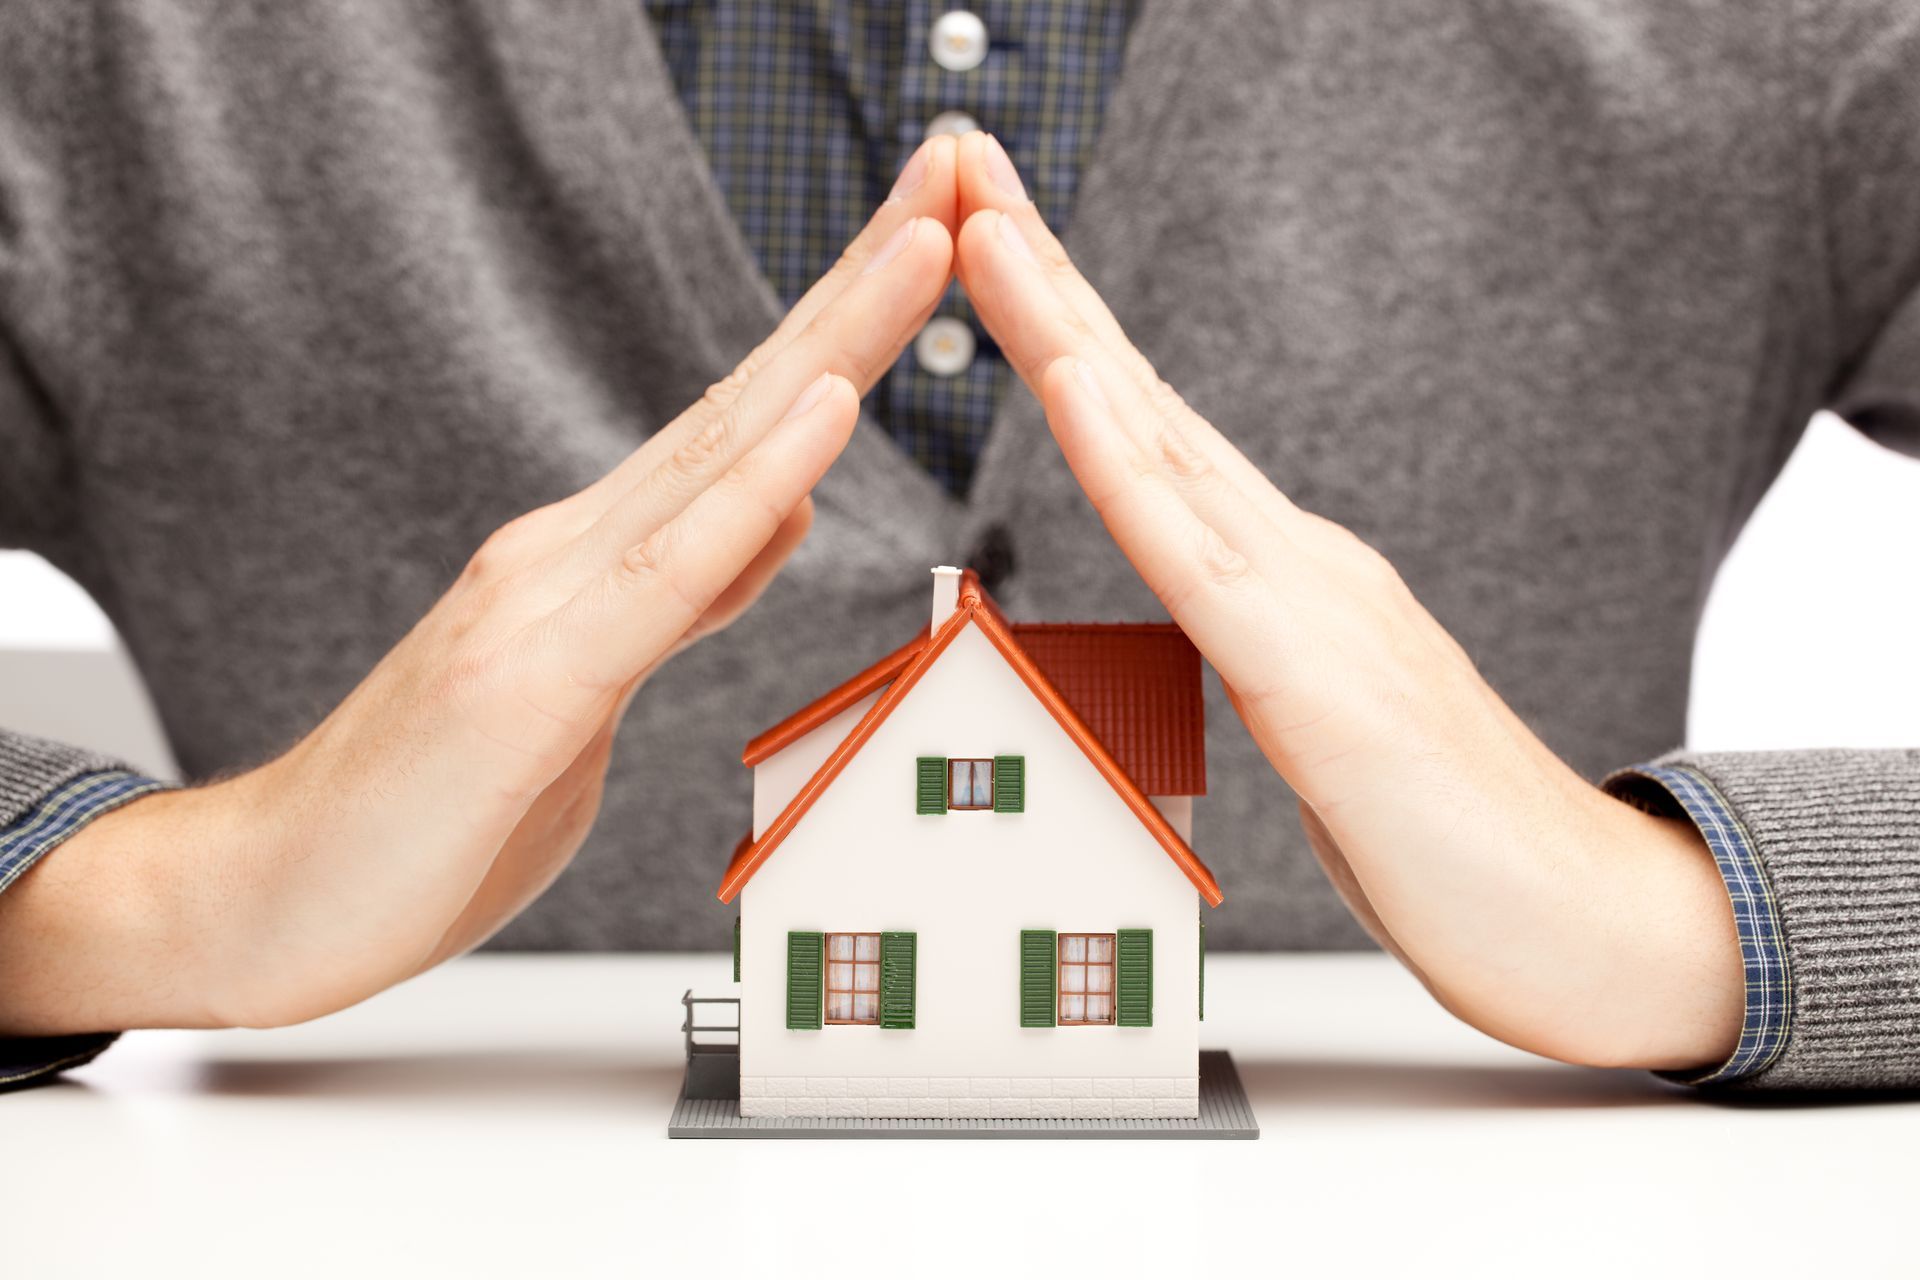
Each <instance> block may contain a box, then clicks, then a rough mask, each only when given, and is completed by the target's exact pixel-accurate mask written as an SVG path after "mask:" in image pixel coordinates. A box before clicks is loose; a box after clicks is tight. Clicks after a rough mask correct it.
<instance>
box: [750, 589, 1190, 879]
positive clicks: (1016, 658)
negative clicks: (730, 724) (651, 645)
mask: <svg viewBox="0 0 1920 1280" xmlns="http://www.w3.org/2000/svg"><path fill="white" fill-rule="evenodd" d="M969 623H972V624H974V625H977V626H978V627H979V628H980V630H981V632H982V633H983V634H985V635H986V637H987V639H988V640H989V641H991V642H992V643H993V646H994V647H995V648H996V649H998V650H999V651H1000V654H1001V656H1002V657H1004V658H1005V659H1006V660H1007V665H1008V666H1010V667H1012V668H1013V670H1014V672H1015V674H1017V675H1018V676H1019V677H1020V679H1021V680H1022V682H1024V683H1025V684H1026V686H1027V688H1028V689H1030V690H1031V691H1032V692H1033V694H1034V696H1035V697H1036V698H1038V699H1039V700H1040V704H1041V705H1042V706H1044V707H1045V708H1046V709H1047V712H1048V713H1049V714H1050V715H1052V716H1053V718H1054V720H1055V721H1056V722H1057V723H1058V724H1059V725H1060V727H1061V729H1063V730H1064V731H1065V732H1066V734H1067V736H1068V737H1069V738H1071V739H1072V740H1073V742H1074V745H1076V746H1078V747H1079V748H1080V750H1081V751H1082V752H1083V753H1084V754H1085V755H1086V757H1087V759H1088V760H1089V761H1090V762H1091V763H1092V764H1093V767H1094V768H1095V769H1097V770H1098V771H1099V772H1100V776H1101V777H1103V778H1105V779H1106V780H1107V784H1108V785H1109V786H1111V787H1112V788H1113V789H1114V791H1115V792H1116V793H1117V794H1118V795H1119V796H1120V799H1121V800H1122V801H1124V802H1125V803H1126V806H1127V808H1128V809H1130V810H1132V812H1133V815H1134V817H1136V818H1138V819H1139V820H1140V823H1141V825H1142V826H1144V827H1146V828H1147V830H1148V831H1149V832H1151V833H1152V835H1153V837H1154V838H1155V839H1156V840H1157V841H1159V843H1160V846H1161V848H1163V849H1165V850H1166V851H1167V855H1168V856H1169V857H1171V858H1172V859H1173V860H1174V863H1175V864H1176V865H1177V866H1179V868H1180V870H1181V871H1182V872H1184V873H1185V874H1186V877H1187V879H1189V880H1191V881H1192V882H1193V885H1194V887H1195V888H1196V889H1198V890H1199V891H1200V895H1201V896H1202V897H1203V898H1205V899H1206V900H1207V902H1209V903H1210V904H1212V905H1214V906H1219V905H1220V902H1221V901H1222V895H1221V893H1220V886H1219V884H1218V883H1217V882H1216V881H1215V880H1214V878H1213V873H1212V872H1211V871H1209V870H1207V867H1206V864H1205V863H1203V862H1201V861H1200V859H1199V857H1198V856H1197V855H1196V854H1195V853H1194V852H1193V850H1192V849H1191V848H1189V847H1188V846H1187V842H1186V841H1185V840H1182V839H1181V838H1180V833H1179V832H1177V831H1175V830H1174V829H1173V827H1172V825H1171V824H1169V823H1168V822H1167V820H1166V817H1165V816H1164V815H1163V814H1161V812H1160V811H1159V810H1158V809H1156V808H1155V807H1154V805H1153V802H1152V801H1151V800H1149V799H1147V794H1148V793H1147V792H1145V791H1143V790H1141V788H1140V785H1139V784H1138V783H1137V782H1136V781H1135V780H1134V778H1133V776H1132V775H1131V774H1130V773H1129V772H1128V770H1127V769H1126V768H1125V767H1123V766H1122V765H1121V763H1120V761H1119V759H1118V758H1116V756H1115V755H1114V753H1112V752H1111V751H1109V750H1108V748H1107V746H1106V745H1104V744H1103V742H1102V740H1101V738H1100V737H1099V736H1097V735H1096V734H1095V733H1094V731H1093V730H1092V728H1090V727H1089V726H1088V724H1087V721H1086V720H1085V719H1083V718H1082V716H1081V714H1080V712H1079V711H1078V710H1077V709H1076V707H1075V706H1074V705H1073V704H1072V703H1070V702H1069V701H1068V699H1067V698H1066V697H1065V696H1064V695H1063V694H1062V692H1061V690H1060V689H1058V688H1056V687H1055V685H1054V683H1053V681H1052V680H1051V679H1050V678H1049V675H1048V672H1047V671H1046V669H1045V667H1044V666H1043V665H1042V664H1041V663H1040V662H1038V661H1036V659H1035V658H1034V657H1032V656H1030V655H1029V654H1028V652H1027V651H1026V649H1025V648H1024V647H1023V644H1022V640H1023V639H1025V638H1026V635H1028V634H1031V635H1035V636H1037V637H1038V639H1036V641H1035V644H1036V646H1037V647H1039V648H1041V649H1042V650H1044V651H1046V652H1048V654H1049V656H1050V658H1051V659H1052V661H1053V664H1054V666H1055V668H1056V669H1058V670H1060V671H1061V672H1062V673H1063V674H1062V678H1063V679H1066V680H1068V682H1069V683H1073V684H1076V685H1077V686H1079V687H1083V688H1084V689H1086V690H1087V691H1089V692H1091V693H1099V694H1100V695H1102V697H1103V698H1104V702H1103V703H1102V704H1101V705H1102V706H1103V707H1104V708H1105V709H1103V710H1102V711H1100V712H1096V715H1102V716H1104V715H1109V714H1111V715H1115V716H1117V715H1118V714H1119V712H1118V711H1117V710H1116V708H1118V707H1120V706H1122V705H1124V701H1125V699H1124V697H1123V696H1122V695H1121V693H1120V692H1119V686H1120V684H1121V683H1122V682H1123V681H1124V679H1125V678H1126V677H1127V675H1128V674H1129V673H1133V674H1141V673H1145V672H1158V671H1159V670H1161V667H1162V665H1164V666H1165V667H1166V668H1168V669H1179V670H1185V667H1184V662H1185V660H1184V659H1183V658H1181V657H1179V656H1178V655H1176V654H1175V653H1174V652H1173V649H1174V646H1172V645H1171V644H1170V643H1168V642H1167V641H1166V640H1165V639H1163V638H1153V639H1142V640H1139V641H1137V642H1135V643H1134V647H1133V651H1132V652H1131V653H1130V654H1129V655H1128V656H1127V657H1126V658H1124V659H1113V660H1105V661H1091V660H1088V659H1087V658H1086V657H1085V655H1086V654H1088V653H1090V652H1091V651H1092V650H1093V649H1094V648H1095V647H1097V645H1095V644H1094V643H1093V642H1090V641H1089V640H1088V638H1087V637H1088V636H1089V635H1090V634H1094V633H1106V634H1109V635H1116V634H1120V632H1121V631H1122V630H1125V631H1127V632H1129V633H1132V634H1134V635H1139V636H1159V635H1160V634H1162V633H1163V632H1164V631H1165V630H1167V629H1168V628H1164V627H1161V628H1153V627H1135V628H1124V629H1117V628H1113V627H1100V626H1091V625H1086V626H1083V625H1079V624H1074V625H1069V626H1059V627H1051V628H1049V627H1045V626H1038V627H1025V628H1017V627H1013V626H1010V625H1009V624H1008V623H1007V622H1006V620H1005V619H1004V618H1002V617H1001V616H1000V611H999V610H998V609H997V608H996V607H995V606H994V604H993V601H992V600H991V599H990V598H988V596H987V594H986V592H985V591H983V590H982V589H981V587H980V580H979V578H977V577H976V576H975V575H974V574H973V573H972V572H971V571H969V572H968V573H967V574H965V575H964V576H963V577H962V578H961V581H960V599H959V605H958V607H957V608H955V609H954V611H953V615H952V616H951V617H949V618H948V619H947V620H946V621H945V622H943V623H941V624H940V627H939V629H938V630H936V631H934V632H933V634H932V635H930V636H928V637H926V638H925V639H924V640H916V641H914V643H913V644H911V645H907V646H903V647H902V648H900V649H898V650H895V651H894V652H893V653H891V654H889V655H888V656H887V657H886V658H883V659H881V661H879V662H877V663H875V664H874V665H873V666H871V667H868V668H867V669H866V670H865V671H863V672H861V673H860V674H859V675H857V676H855V677H854V678H853V679H852V680H849V681H848V682H847V683H845V684H843V685H841V686H840V687H839V688H837V689H835V690H833V691H832V692H830V693H828V694H827V695H826V696H825V697H822V698H820V699H818V700H816V701H815V702H813V703H810V704H809V705H808V706H806V707H803V708H802V709H801V710H799V711H797V712H795V713H794V714H793V715H791V716H789V717H788V718H787V719H786V720H783V721H782V722H781V723H780V724H778V725H775V726H774V727H773V728H772V729H769V730H767V731H766V732H765V733H763V734H761V735H760V736H759V737H757V738H755V739H754V740H753V742H752V743H750V744H748V747H747V750H746V753H745V758H746V759H747V761H748V763H753V762H754V761H755V760H764V759H765V758H766V757H767V756H769V755H771V754H773V752H775V751H778V750H779V749H780V747H781V746H784V745H786V743H788V742H791V741H793V739H795V738H797V737H799V736H800V735H801V734H803V733H805V732H807V730H808V729H811V728H814V727H817V726H819V725H820V724H823V723H825V722H826V721H827V720H829V719H831V718H832V717H833V716H834V715H837V714H839V712H840V711H842V710H845V709H846V708H847V707H849V706H852V705H853V704H854V703H855V702H858V701H859V700H860V699H861V698H863V697H865V696H866V695H867V694H868V693H871V692H872V691H873V690H874V689H877V688H879V687H880V686H881V685H883V684H884V685H886V691H885V692H884V693H882V694H881V695H880V698H879V700H878V701H876V702H875V703H874V704H873V705H872V706H871V707H869V708H867V711H866V714H865V715H863V716H861V717H860V720H859V722H858V723H857V724H855V725H854V727H853V730H852V732H850V733H848V734H847V736H846V737H845V738H844V739H842V740H841V741H840V743H839V744H838V745H836V746H835V747H834V749H833V751H832V752H831V753H829V754H828V756H827V758H826V760H825V761H823V762H822V763H821V765H820V767H819V768H818V769H817V770H815V771H814V774H813V776H812V777H811V778H808V779H807V781H806V783H805V784H804V785H802V786H801V788H800V790H799V791H798V792H797V793H796V794H795V795H794V797H793V799H792V800H790V801H788V802H787V806H786V808H784V809H782V810H781V811H780V813H779V814H778V815H776V816H775V817H774V819H773V821H772V822H771V823H769V824H768V825H767V829H766V831H764V832H763V833H762V834H761V836H760V838H759V839H758V840H754V839H752V838H751V837H749V838H748V839H746V840H743V841H741V843H740V845H739V846H738V847H737V848H736V849H735V850H734V854H733V858H732V859H731V860H730V861H729V862H728V864H727V871H726V875H725V876H724V877H722V879H721V881H720V901H722V902H732V901H733V899H734V896H735V895H736V894H738V893H739V892H740V890H741V889H743V888H745V887H746V884H747V882H748V881H749V880H751V879H752V878H753V874H754V872H756V871H758V870H759V869H760V867H761V866H762V865H764V864H765V862H766V860H767V859H768V858H769V857H770V856H772V854H773V851H774V850H775V849H777V848H779V847H780V844H781V842H782V841H784V840H785V839H786V838H787V836H788V835H790V834H791V833H792V832H793V829H794V827H795V826H796V825H798V823H799V821H800V819H801V818H802V817H804V816H805V815H806V812H807V810H808V809H810V808H812V807H813V803H814V801H815V800H817V799H819V798H820V796H821V795H823V794H824V793H825V792H826V789H827V788H828V787H829V786H831V785H833V781H834V779H835V778H837V777H839V776H840V772H841V770H843V769H845V768H846V767H847V764H848V763H849V762H850V761H851V760H852V759H853V757H854V756H856V755H858V754H859V752H860V748H861V747H863V746H865V745H866V743H867V740H868V739H869V738H871V737H872V736H873V735H874V732H875V731H876V730H878V729H879V727H880V726H881V724H883V723H884V722H885V721H886V719H887V717H888V716H890V715H892V714H893V709H894V708H895V707H897V706H899V705H900V703H901V702H902V701H903V700H904V699H905V698H906V696H907V694H908V692H909V691H911V690H912V688H913V686H914V685H915V684H917V683H918V682H919V680H920V677H921V676H923V675H925V674H926V672H927V671H928V669H929V668H931V667H932V666H933V664H934V663H935V662H936V661H937V660H938V659H939V657H940V655H941V654H942V653H944V652H945V651H946V648H947V646H948V645H950V644H952V643H953V641H954V638H955V637H956V636H958V635H959V634H960V632H961V631H962V630H963V629H964V628H965V627H966V626H967V625H968V624H969ZM1184 640H1185V638H1184V637H1182V641H1183V642H1184ZM1187 651H1188V652H1189V653H1191V652H1192V646H1191V644H1188V645H1187ZM1158 678H1160V677H1159V676H1158V675H1157V674H1156V675H1155V679H1158ZM1191 680H1192V684H1193V703H1192V709H1193V712H1194V714H1193V715H1192V717H1191V724H1190V728H1189V731H1188V733H1189V736H1190V737H1191V739H1192V741H1191V743H1183V744H1182V745H1181V746H1178V747H1176V748H1175V749H1173V750H1169V751H1160V752H1158V753H1156V752H1155V751H1152V750H1142V751H1141V752H1139V760H1140V762H1141V764H1142V767H1149V766H1150V767H1151V768H1153V769H1157V770H1159V771H1160V773H1159V774H1156V775H1155V776H1156V777H1160V776H1161V775H1164V777H1165V778H1168V779H1172V778H1179V777H1184V778H1185V779H1186V780H1188V781H1192V780H1193V779H1194V778H1196V777H1197V778H1198V780H1199V781H1200V786H1201V789H1202V790H1203V789H1204V785H1205V762H1204V753H1203V748H1202V747H1201V745H1200V744H1199V742H1198V737H1199V725H1200V716H1199V710H1198V707H1199V704H1198V696H1199V694H1198V686H1199V658H1198V655H1197V654H1195V655H1194V656H1193V659H1192V667H1191ZM1095 701H1096V702H1101V699H1099V698H1096V699H1095ZM1162 701H1164V703H1165V706H1158V707H1157V709H1156V714H1163V713H1164V712H1165V711H1166V709H1167V708H1168V707H1179V706H1182V705H1184V704H1183V703H1182V702H1181V701H1180V700H1179V699H1178V698H1174V697H1170V698H1167V699H1164V700H1162ZM1109 704H1110V705H1109ZM828 708H831V709H828ZM1112 723H1113V724H1114V725H1118V723H1119V721H1118V720H1117V719H1116V720H1114V721H1113V722H1112ZM802 725H804V726H805V727H804V728H801V727H796V726H802ZM1123 737H1124V735H1123ZM773 744H777V745H773ZM1189 752H1191V754H1192V756H1193V757H1196V758H1198V759H1199V764H1198V765H1197V766H1196V765H1195V764H1194V760H1193V759H1190V758H1187V756H1188V753H1189ZM1154 794H1156V795H1179V794H1198V791H1195V792H1186V793H1182V792H1179V791H1167V792H1155V793H1154Z"/></svg>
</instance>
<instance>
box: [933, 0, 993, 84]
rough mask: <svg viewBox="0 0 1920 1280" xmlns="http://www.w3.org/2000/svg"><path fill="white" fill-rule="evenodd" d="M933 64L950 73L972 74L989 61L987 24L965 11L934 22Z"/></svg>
mask: <svg viewBox="0 0 1920 1280" xmlns="http://www.w3.org/2000/svg"><path fill="white" fill-rule="evenodd" d="M927 46H928V47H929V48H930V49H931V50H932V52H933V60H934V61H935V62H937V63H939V64H940V65H941V66H943V67H945V68H946V69H947V70H949V71H971V70H973V69H974V68H975V67H977V66H979V65H980V64H981V63H983V62H985V61H986V60H987V24H986V23H984V22H982V21H980V19H979V18H977V17H975V16H974V15H973V14H971V13H968V12H967V11H966V10H965V9H955V10H954V11H953V12H952V13H943V14H941V15H940V16H939V17H938V18H935V19H934V20H933V32H932V34H930V35H929V36H928V37H927Z"/></svg>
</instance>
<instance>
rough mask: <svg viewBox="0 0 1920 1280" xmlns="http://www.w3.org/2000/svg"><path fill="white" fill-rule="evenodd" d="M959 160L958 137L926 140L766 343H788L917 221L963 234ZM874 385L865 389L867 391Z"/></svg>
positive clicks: (952, 233) (951, 234)
mask: <svg viewBox="0 0 1920 1280" xmlns="http://www.w3.org/2000/svg"><path fill="white" fill-rule="evenodd" d="M958 159H959V157H958V147H957V146H956V145H955V140H954V139H953V138H948V137H941V138H929V139H928V140H927V141H926V142H923V143H921V144H920V149H919V150H918V151H915V152H914V153H913V155H912V157H911V158H909V159H908V161H907V163H906V164H905V165H904V166H902V167H901V170H900V176H899V177H898V178H897V179H896V180H895V181H894V185H893V191H892V193H891V194H889V195H888V197H887V198H886V200H885V201H884V202H883V203H882V204H881V205H880V207H879V208H878V209H876V210H874V214H873V217H872V218H871V219H869V220H868V222H867V225H866V226H865V227H863V228H862V229H861V231H860V234H859V235H857V236H855V237H854V239H853V242H852V243H851V244H849V245H848V246H847V248H846V251H845V252H844V253H842V254H841V255H840V260H839V261H838V262H836V263H834V265H833V267H832V268H831V269H830V270H829V271H828V272H827V274H826V275H824V276H822V277H820V279H819V280H817V281H816V282H815V283H814V285H813V287H812V288H811V289H809V290H807V292H806V293H805V294H804V295H803V296H802V297H801V299H800V301H798V302H796V303H795V304H794V306H793V310H792V311H790V312H788V313H787V317H786V319H785V320H783V321H781V323H780V326H779V328H777V329H775V330H774V331H773V335H772V336H771V337H770V338H768V339H767V342H766V344H763V345H767V346H776V345H784V344H785V342H787V341H791V340H792V338H793V336H794V335H795V334H797V333H799V332H800V331H801V330H802V329H804V328H806V326H807V325H808V324H810V323H811V322H812V320H813V318H814V316H816V315H818V314H819V313H820V312H821V311H822V310H823V309H825V307H826V306H827V305H828V304H829V303H831V302H832V301H833V299H834V298H836V297H838V296H839V295H840V292H841V291H842V290H843V289H845V288H846V286H847V284H848V282H849V281H851V280H853V279H854V278H855V277H857V276H858V275H859V274H860V272H861V271H862V270H863V269H865V267H866V265H867V263H868V262H870V261H871V260H872V258H873V256H874V254H875V253H877V252H878V251H879V250H880V248H881V246H882V245H884V244H886V242H887V240H888V239H889V238H890V237H891V236H892V235H893V234H894V233H895V232H897V231H898V230H899V229H900V228H901V227H903V226H905V225H906V224H907V223H908V222H910V221H912V220H913V219H915V218H932V219H933V220H935V221H936V222H938V223H940V225H941V226H943V227H944V228H946V231H947V235H948V237H949V238H951V237H952V236H953V235H954V234H955V233H956V232H958V231H959V230H960V221H959V216H958V199H957V194H956V192H955V187H954V173H955V169H956V167H957V164H958ZM749 359H751V357H749ZM869 389H870V388H869V387H868V386H861V387H860V391H861V392H862V394H864V393H865V392H866V391H868V390H869Z"/></svg>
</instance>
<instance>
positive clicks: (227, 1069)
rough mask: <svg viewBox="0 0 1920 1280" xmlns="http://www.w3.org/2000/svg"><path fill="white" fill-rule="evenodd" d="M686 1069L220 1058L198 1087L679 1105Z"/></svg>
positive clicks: (539, 1061) (493, 1057)
mask: <svg viewBox="0 0 1920 1280" xmlns="http://www.w3.org/2000/svg"><path fill="white" fill-rule="evenodd" d="M682 1070H683V1068H682V1067H681V1066H680V1065H679V1064H673V1065H667V1064H662V1063H658V1062H646V1061H634V1060H633V1059H631V1058H625V1057H619V1056H615V1055H612V1054H567V1053H540V1052H525V1053H518V1052H497V1051H495V1052H476V1053H427V1054H409V1055H397V1056H393V1057H362V1058H281V1059H226V1060H220V1059H215V1060H213V1061H208V1062H203V1063H201V1064H199V1067H198V1078H197V1081H196V1086H197V1088H198V1089H199V1091H200V1092H203V1093H206V1094H212V1095H226V1096H232V1097H253V1098H295V1097H297V1098H303V1099H314V1100H329V1099H333V1100H340V1101H368V1100H374V1101H407V1102H412V1101H445V1102H459V1103H472V1102H479V1101H485V1102H495V1103H499V1104H500V1105H502V1106H507V1107H529V1106H540V1105H543V1104H547V1103H556V1102H557V1103H561V1104H563V1105H564V1106H566V1107H568V1108H572V1107H576V1106H596V1105H600V1104H603V1103H607V1102H616V1103H619V1104H620V1105H622V1106H626V1107H631V1106H633V1105H634V1104H635V1103H637V1102H638V1103H644V1102H649V1101H658V1102H659V1103H660V1104H661V1105H662V1106H671V1105H672V1102H673V1098H674V1097H675V1095H676V1094H677V1093H678V1092H679V1088H680V1078H681V1074H682Z"/></svg>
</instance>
